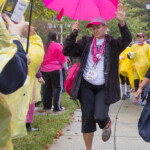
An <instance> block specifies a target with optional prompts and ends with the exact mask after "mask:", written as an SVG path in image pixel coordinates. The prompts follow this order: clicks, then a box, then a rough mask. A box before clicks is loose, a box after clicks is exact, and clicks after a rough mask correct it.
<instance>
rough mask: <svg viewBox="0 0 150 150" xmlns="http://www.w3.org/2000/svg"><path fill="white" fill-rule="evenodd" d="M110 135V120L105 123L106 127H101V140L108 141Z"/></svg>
mask: <svg viewBox="0 0 150 150" xmlns="http://www.w3.org/2000/svg"><path fill="white" fill-rule="evenodd" d="M110 136H111V120H110V121H109V122H108V123H107V125H106V127H105V128H104V129H103V133H102V140H103V141H104V142H106V141H108V140H109V138H110Z"/></svg>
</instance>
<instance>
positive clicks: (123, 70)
mask: <svg viewBox="0 0 150 150" xmlns="http://www.w3.org/2000/svg"><path fill="white" fill-rule="evenodd" d="M130 49H131V48H130V47H127V48H126V49H125V50H124V51H123V52H122V53H121V54H120V56H119V57H120V58H121V57H123V59H119V74H122V75H123V76H125V77H129V67H130V60H129V59H128V58H127V54H128V53H129V52H130Z"/></svg>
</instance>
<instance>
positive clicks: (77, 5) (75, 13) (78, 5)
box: [73, 0, 81, 19]
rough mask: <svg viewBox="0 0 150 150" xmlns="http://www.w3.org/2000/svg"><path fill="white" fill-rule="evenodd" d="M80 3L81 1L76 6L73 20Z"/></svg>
mask: <svg viewBox="0 0 150 150" xmlns="http://www.w3.org/2000/svg"><path fill="white" fill-rule="evenodd" d="M80 2H81V0H79V1H78V4H77V7H76V10H75V13H74V17H73V19H74V18H75V15H76V12H77V9H78V7H79V4H80ZM79 12H80V11H79ZM78 17H79V14H78ZM78 19H79V18H78Z"/></svg>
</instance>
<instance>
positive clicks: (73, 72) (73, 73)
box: [64, 63, 80, 95]
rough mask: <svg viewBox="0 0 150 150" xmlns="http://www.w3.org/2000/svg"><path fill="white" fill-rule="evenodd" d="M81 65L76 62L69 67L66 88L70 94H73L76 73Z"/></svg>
mask: <svg viewBox="0 0 150 150" xmlns="http://www.w3.org/2000/svg"><path fill="white" fill-rule="evenodd" d="M79 67H80V63H76V64H74V65H73V66H72V67H71V68H70V69H69V74H68V77H67V79H66V81H65V82H64V86H65V90H66V92H67V93H68V94H69V95H70V94H71V89H72V85H73V82H74V79H75V77H76V74H77V72H78V70H79Z"/></svg>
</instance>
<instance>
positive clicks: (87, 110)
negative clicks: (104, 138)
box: [79, 81, 96, 150]
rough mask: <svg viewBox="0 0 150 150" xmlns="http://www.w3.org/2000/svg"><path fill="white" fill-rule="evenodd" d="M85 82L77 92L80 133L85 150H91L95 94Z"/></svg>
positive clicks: (94, 126)
mask: <svg viewBox="0 0 150 150" xmlns="http://www.w3.org/2000/svg"><path fill="white" fill-rule="evenodd" d="M89 85H90V84H88V83H86V81H84V82H82V83H81V86H80V90H79V100H80V104H81V110H82V133H83V138H84V142H85V146H86V150H91V149H92V141H93V136H94V132H95V131H96V122H95V120H94V105H95V104H94V103H95V94H94V93H93V91H92V90H91V89H90V87H89Z"/></svg>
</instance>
